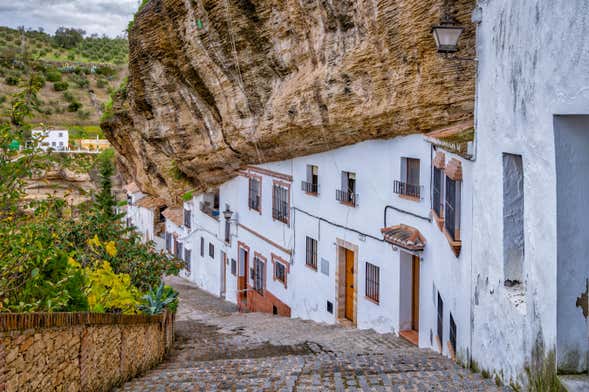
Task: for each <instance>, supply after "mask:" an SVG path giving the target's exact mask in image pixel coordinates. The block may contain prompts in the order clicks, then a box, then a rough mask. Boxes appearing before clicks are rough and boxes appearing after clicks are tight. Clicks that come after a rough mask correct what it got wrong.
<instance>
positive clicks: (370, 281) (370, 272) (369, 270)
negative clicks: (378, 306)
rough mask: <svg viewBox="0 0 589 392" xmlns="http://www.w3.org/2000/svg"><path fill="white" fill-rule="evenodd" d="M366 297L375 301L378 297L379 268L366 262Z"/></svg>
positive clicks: (377, 300)
mask: <svg viewBox="0 0 589 392" xmlns="http://www.w3.org/2000/svg"><path fill="white" fill-rule="evenodd" d="M366 297H368V298H370V299H371V300H373V301H375V302H379V298H380V268H379V267H377V266H376V265H374V264H370V263H366Z"/></svg>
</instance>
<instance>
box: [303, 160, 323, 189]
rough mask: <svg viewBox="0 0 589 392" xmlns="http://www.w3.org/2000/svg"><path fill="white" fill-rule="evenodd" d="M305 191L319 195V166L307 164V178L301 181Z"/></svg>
mask: <svg viewBox="0 0 589 392" xmlns="http://www.w3.org/2000/svg"><path fill="white" fill-rule="evenodd" d="M301 189H302V190H303V192H306V193H309V194H311V195H317V193H318V192H319V168H318V167H317V166H314V165H307V180H306V181H303V182H302V183H301Z"/></svg>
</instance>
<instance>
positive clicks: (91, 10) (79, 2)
mask: <svg viewBox="0 0 589 392" xmlns="http://www.w3.org/2000/svg"><path fill="white" fill-rule="evenodd" d="M137 7H138V0H0V26H9V27H13V28H16V27H18V26H25V27H31V28H33V29H34V30H37V29H38V28H39V27H42V28H43V29H44V30H45V32H47V33H51V34H53V33H54V32H55V30H57V28H58V27H60V26H66V27H75V28H80V29H83V30H85V31H86V32H87V34H88V35H90V34H92V33H97V34H99V35H102V34H106V35H108V36H110V37H115V36H117V35H122V34H123V31H124V30H125V29H126V28H127V24H128V23H129V21H130V20H131V18H132V17H133V14H134V13H135V11H136V10H137Z"/></svg>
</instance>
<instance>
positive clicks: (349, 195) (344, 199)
mask: <svg viewBox="0 0 589 392" xmlns="http://www.w3.org/2000/svg"><path fill="white" fill-rule="evenodd" d="M335 199H336V200H337V201H339V202H341V203H344V204H349V205H351V206H352V207H356V205H357V202H358V194H357V193H353V192H349V191H344V190H341V189H336V191H335Z"/></svg>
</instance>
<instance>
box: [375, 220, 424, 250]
mask: <svg viewBox="0 0 589 392" xmlns="http://www.w3.org/2000/svg"><path fill="white" fill-rule="evenodd" d="M381 232H382V234H383V236H384V240H385V241H386V242H388V243H391V244H393V245H396V246H398V247H400V248H403V249H407V250H410V251H422V250H423V249H424V248H425V242H426V241H425V238H423V236H422V235H421V233H420V232H419V230H417V229H416V228H415V227H411V226H407V225H397V226H392V227H385V228H384V229H381Z"/></svg>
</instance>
